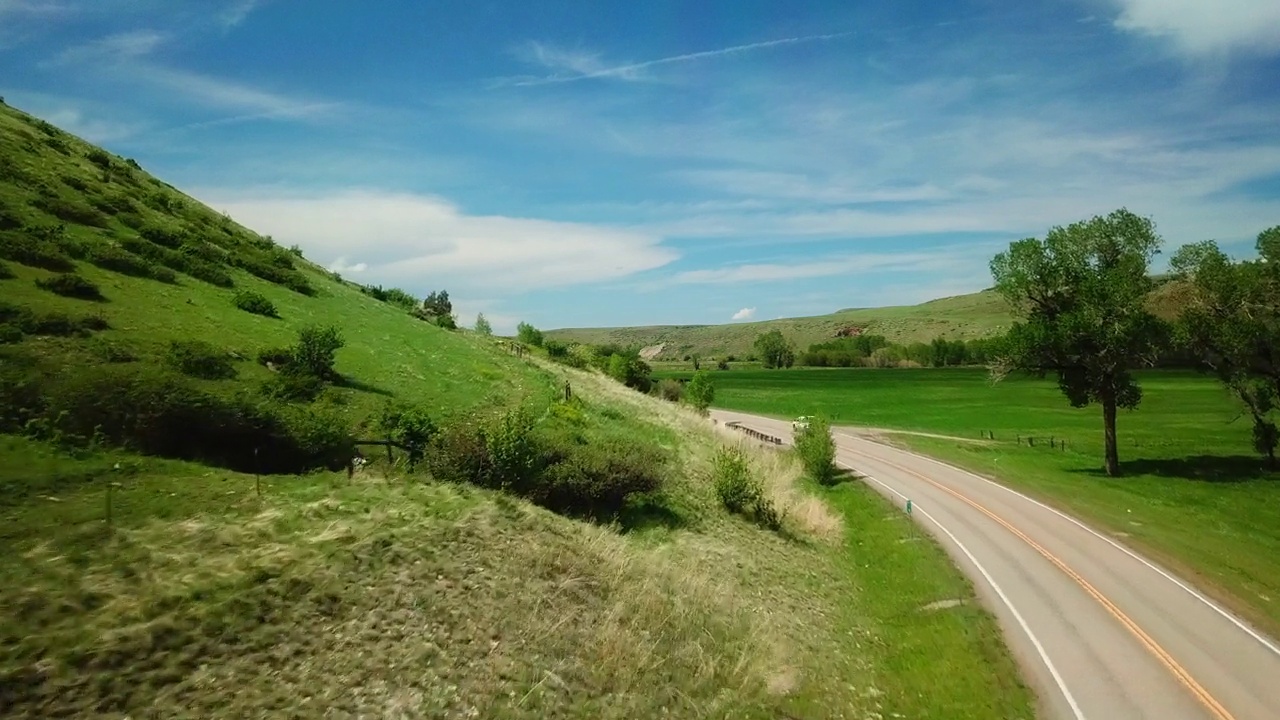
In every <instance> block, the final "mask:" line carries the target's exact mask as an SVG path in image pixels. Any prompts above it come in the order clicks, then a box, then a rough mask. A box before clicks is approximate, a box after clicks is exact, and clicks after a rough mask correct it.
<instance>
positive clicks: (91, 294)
mask: <svg viewBox="0 0 1280 720" xmlns="http://www.w3.org/2000/svg"><path fill="white" fill-rule="evenodd" d="M36 286H37V287H39V288H40V289H41V290H48V291H49V292H51V293H54V294H56V295H61V296H63V297H69V298H76V299H79V300H106V298H105V297H103V296H102V290H100V289H99V288H98V286H97V285H95V284H94V283H93V282H91V281H89V280H86V279H85V278H82V277H80V276H79V275H76V274H75V273H62V274H60V275H54V276H53V277H49V278H44V279H41V280H36Z"/></svg>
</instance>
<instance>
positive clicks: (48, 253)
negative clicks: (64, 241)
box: [0, 232, 76, 272]
mask: <svg viewBox="0 0 1280 720" xmlns="http://www.w3.org/2000/svg"><path fill="white" fill-rule="evenodd" d="M0 258H4V259H5V260H12V261H13V262H16V263H18V264H19V265H26V266H27V267H34V268H41V269H43V270H52V271H53V272H71V271H72V270H74V269H75V267H76V265H75V263H74V262H72V261H71V258H70V257H68V256H67V254H66V252H64V251H63V250H62V248H60V247H58V246H57V245H56V244H54V243H52V242H49V241H47V240H43V239H38V238H36V237H33V236H31V235H29V234H21V233H15V232H6V233H3V234H0Z"/></svg>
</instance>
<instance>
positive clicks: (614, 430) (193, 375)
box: [0, 105, 1032, 718]
mask: <svg viewBox="0 0 1280 720" xmlns="http://www.w3.org/2000/svg"><path fill="white" fill-rule="evenodd" d="M244 308H248V309H244ZM250 310H253V311H255V312H251V311H250ZM326 327H331V328H332V329H334V330H336V331H337V334H338V335H339V336H340V337H341V340H342V343H341V346H340V347H338V348H337V349H336V351H335V352H334V353H333V357H332V360H333V363H332V367H331V370H328V371H325V372H323V373H320V374H308V373H309V372H310V371H309V370H307V368H310V367H311V366H312V365H313V364H314V365H324V363H323V362H320V361H322V360H323V359H324V358H323V355H324V354H325V353H324V352H323V347H322V346H323V345H324V342H323V340H324V337H325V336H326V333H325V331H324V328H326ZM309 328H311V329H312V330H314V332H312V331H311V330H309ZM308 332H311V335H309V336H308V337H311V338H312V342H310V344H308V343H307V342H304V341H303V338H304V336H307V333H308ZM294 344H297V347H295V348H294V349H293V350H291V351H289V352H284V351H282V350H281V348H284V347H286V346H290V345H294ZM330 349H332V346H330ZM313 361H314V362H313ZM299 368H301V369H299ZM303 370H307V372H303ZM566 381H567V382H570V383H571V387H572V391H573V396H572V398H571V399H570V400H568V401H566V400H563V399H561V398H560V396H559V393H560V391H561V388H562V387H563V386H564V383H565V382H566ZM517 408H520V409H523V411H525V412H527V413H529V415H527V416H524V415H521V414H519V413H516V412H514V411H515V409H517ZM388 411H391V412H388ZM415 413H416V414H415ZM424 417H426V418H430V420H431V423H434V424H435V425H436V426H437V430H436V431H435V432H434V434H432V438H433V439H432V441H431V443H430V444H429V445H428V446H427V448H428V450H429V452H428V453H427V456H426V458H425V459H424V461H423V462H422V463H421V464H418V465H416V466H414V467H410V466H408V465H407V464H406V463H405V454H404V452H403V451H402V450H395V451H394V452H395V453H396V456H395V458H394V460H393V459H391V458H388V457H386V456H385V455H384V454H383V453H384V450H383V449H382V448H377V447H373V448H365V452H366V459H367V460H368V463H367V464H365V465H363V466H361V467H360V468H359V469H358V470H356V471H355V472H354V474H352V475H348V472H347V471H346V470H345V469H338V468H341V466H342V464H343V463H345V462H346V461H347V459H349V458H350V456H351V453H352V451H353V448H352V446H351V439H352V436H353V435H354V436H355V437H365V438H369V437H385V436H386V434H387V433H389V432H397V433H400V435H397V437H400V438H401V439H404V438H407V437H409V434H408V431H409V430H413V429H415V428H416V430H418V431H422V432H426V428H427V424H425V423H424V421H423V418H424ZM406 418H413V419H415V422H409V421H407V420H406ZM387 419H390V420H391V421H392V422H391V427H392V428H393V429H392V430H388V429H387V427H386V426H387V423H386V422H384V420H387ZM406 423H408V424H406ZM725 432H726V431H724V430H723V429H721V428H715V427H713V426H712V425H710V424H709V423H708V421H706V420H705V419H704V418H702V417H700V416H698V415H696V414H694V413H692V412H690V411H687V410H685V409H683V408H682V407H679V406H676V405H672V404H670V403H666V402H663V401H661V400H658V399H656V398H653V397H648V396H643V395H640V394H638V393H635V392H632V391H630V390H627V389H625V388H623V387H622V386H620V385H618V384H616V383H614V382H612V381H610V380H607V379H605V378H604V377H602V376H601V375H599V374H595V373H586V372H581V371H576V370H572V369H569V368H565V367H561V366H558V365H553V364H550V363H549V362H548V361H546V360H545V359H542V358H533V357H523V358H517V357H515V356H513V355H511V354H509V353H508V352H506V351H505V349H504V348H503V346H502V344H501V342H500V341H498V340H495V339H492V338H486V337H482V336H478V335H475V334H473V333H468V332H460V331H452V332H451V331H448V330H445V329H443V328H441V327H438V326H437V325H435V324H433V323H429V322H424V321H423V320H421V319H419V318H418V317H415V316H414V315H413V314H411V313H410V312H407V311H406V308H405V307H402V306H400V305H397V304H395V303H394V302H385V301H380V300H378V299H376V298H375V297H374V296H372V295H371V294H370V293H369V292H367V291H366V289H362V288H361V287H359V286H357V285H354V284H352V283H349V282H345V281H342V280H341V279H340V278H337V277H336V276H333V275H331V274H329V273H327V272H325V271H324V270H322V269H321V268H319V267H317V266H315V265H313V264H312V263H310V262H308V261H307V260H306V259H305V258H303V257H302V256H301V253H299V252H297V251H294V250H290V249H285V248H281V247H279V246H278V245H276V243H274V242H273V241H272V240H271V239H270V238H267V237H263V236H260V235H258V234H257V233H254V232H253V231H251V230H249V229H247V228H244V227H242V226H240V225H238V224H237V223H235V222H234V221H233V220H232V219H230V218H226V217H222V216H220V215H218V214H216V213H214V212H212V211H211V210H210V209H208V208H206V207H204V206H203V205H201V204H200V203H198V202H196V201H195V200H193V199H192V198H190V197H187V196H185V195H183V194H182V193H181V192H179V191H178V190H176V189H175V188H173V187H171V186H169V185H167V184H165V183H163V182H162V181H160V180H157V179H155V178H153V177H151V176H150V175H149V174H148V173H146V172H145V171H144V170H143V169H142V168H141V167H140V166H139V164H138V163H135V162H133V161H131V160H129V159H125V158H120V157H117V156H114V155H111V154H110V153H107V152H105V151H103V150H101V149H99V148H96V147H93V146H90V145H89V144H87V143H85V142H83V141H82V140H80V139H79V138H76V137H73V136H71V135H69V134H67V133H65V132H63V131H61V130H59V129H57V128H55V127H53V126H51V125H49V124H47V123H45V122H43V121H40V120H38V119H36V118H33V117H30V116H28V115H26V114H24V113H22V112H20V111H18V110H15V109H13V108H10V107H7V106H3V105H0V460H2V462H0V607H3V608H4V612H3V613H0V707H4V708H5V716H6V717H14V718H35V717H69V716H77V717H85V716H95V717H128V716H134V717H137V716H143V715H148V716H150V715H155V716H187V715H197V716H200V717H237V718H238V717H253V716H267V715H270V716H284V717H298V718H306V717H322V716H323V717H330V716H335V715H338V716H374V715H376V716H381V717H423V716H425V717H459V718H461V717H495V718H524V717H528V718H534V717H539V718H542V717H558V718H579V717H580V718H610V717H616V718H634V717H656V716H673V717H708V718H714V717H726V718H727V717H734V718H776V717H784V716H785V717H805V718H826V717H831V718H836V717H865V716H871V715H873V714H882V715H884V716H890V715H891V714H900V715H903V716H910V717H926V716H927V717H952V718H985V717H994V716H1000V717H1030V716H1031V714H1032V712H1031V698H1030V693H1029V692H1028V691H1027V689H1026V688H1025V687H1024V686H1023V685H1022V684H1021V681H1020V680H1019V679H1018V674H1017V672H1016V671H1015V669H1014V667H1013V664H1012V661H1011V659H1010V657H1009V655H1008V653H1007V651H1006V650H1005V648H1004V646H1003V644H1002V642H1001V639H1000V635H999V632H998V630H997V628H996V626H995V624H994V621H993V619H992V618H991V616H990V615H988V614H987V613H986V612H985V611H983V610H982V609H981V608H980V607H979V606H978V604H977V603H976V602H975V601H974V600H975V598H974V593H973V588H972V587H971V586H970V585H969V584H968V582H967V581H966V580H964V578H963V577H962V576H960V575H959V573H958V571H956V570H955V568H954V567H952V566H951V565H950V564H949V563H948V562H947V560H946V558H945V555H944V554H943V553H942V552H941V550H940V548H938V547H937V546H936V545H935V544H933V543H932V542H930V541H928V539H927V538H926V537H925V536H923V534H922V533H921V532H920V531H919V530H918V529H917V527H916V526H915V525H914V524H913V523H912V522H911V521H910V520H909V519H908V518H906V517H905V516H904V515H903V514H902V513H901V511H900V510H898V509H895V508H893V507H891V506H889V505H887V504H885V503H884V502H883V501H882V500H881V499H880V498H879V497H878V496H876V495H875V494H874V493H872V492H871V491H870V490H867V489H866V488H864V487H862V486H861V485H858V484H849V483H846V484H844V485H841V486H839V487H836V488H834V489H822V488H818V487H816V486H813V485H811V484H810V483H808V482H807V481H806V480H805V479H804V478H803V477H802V476H801V472H800V469H799V466H798V464H797V462H796V461H795V460H794V459H793V458H792V457H790V456H789V455H785V454H780V453H776V452H771V451H766V450H763V449H760V448H756V447H751V446H742V449H743V452H744V453H745V455H744V457H745V462H746V468H747V473H748V474H749V476H750V477H752V478H753V479H754V481H755V482H758V483H759V484H760V487H761V491H762V493H763V496H764V497H766V498H767V499H768V501H769V502H770V503H771V504H772V505H773V506H774V507H775V508H776V509H777V510H778V511H779V513H780V518H781V519H780V523H779V524H778V526H777V527H766V526H762V525H761V524H760V523H758V522H753V521H752V520H751V519H750V518H747V517H742V516H740V515H734V514H730V513H729V512H727V511H726V510H725V508H724V507H723V505H722V503H721V502H720V501H719V499H718V498H717V495H716V491H715V489H714V484H713V482H712V477H713V476H714V475H715V465H714V463H713V459H714V458H715V457H716V454H717V453H718V452H720V451H721V450H722V449H724V448H727V447H733V446H739V445H740V443H741V440H740V438H736V437H730V436H728V435H726V434H725ZM522 463H528V466H525V465H522ZM535 464H536V465H537V466H538V468H540V469H539V470H538V471H537V473H534V472H533V470H532V469H530V468H532V467H533V465H535ZM511 468H516V469H521V468H524V469H523V470H521V472H522V473H523V474H519V475H500V474H498V473H499V471H500V470H503V469H508V470H509V469H511ZM259 471H261V472H259ZM625 483H631V485H625ZM645 483H647V484H645ZM641 486H643V489H644V490H645V492H631V493H630V495H629V496H628V497H629V499H628V500H627V501H626V502H625V503H621V504H620V505H616V506H615V505H608V504H607V503H609V502H612V501H611V500H610V498H611V497H612V496H610V495H609V493H611V492H614V491H615V490H618V489H619V488H623V489H625V488H633V489H634V488H637V487H641ZM619 492H620V490H619ZM588 501H590V502H591V503H595V504H594V505H590V504H588ZM908 539H914V540H921V542H906V540H908ZM868 557H871V558H876V559H877V561H876V562H875V563H870V564H869V563H867V562H865V558H868ZM951 598H963V599H966V600H967V602H965V603H964V604H962V605H960V606H958V607H954V608H949V609H947V610H945V611H928V610H924V609H922V608H925V607H926V606H928V605H929V604H930V603H932V602H933V601H936V600H940V599H951Z"/></svg>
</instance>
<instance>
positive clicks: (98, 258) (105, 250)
mask: <svg viewBox="0 0 1280 720" xmlns="http://www.w3.org/2000/svg"><path fill="white" fill-rule="evenodd" d="M85 259H86V260H88V261H89V262H91V263H93V264H94V265H97V266H98V267H100V268H103V269H104V270H111V271H113V272H118V273H120V274H121V275H130V276H133V277H142V278H151V279H152V280H159V281H160V282H164V283H175V282H177V280H178V277H177V276H176V275H174V273H173V271H172V270H170V269H169V268H167V267H162V266H160V265H156V264H155V263H153V262H150V261H149V260H145V259H143V258H140V257H138V256H137V255H134V254H132V253H130V252H127V251H125V250H124V249H123V248H120V247H117V246H115V245H106V244H97V245H94V246H92V247H90V248H89V249H88V253H87V255H86V256H85Z"/></svg>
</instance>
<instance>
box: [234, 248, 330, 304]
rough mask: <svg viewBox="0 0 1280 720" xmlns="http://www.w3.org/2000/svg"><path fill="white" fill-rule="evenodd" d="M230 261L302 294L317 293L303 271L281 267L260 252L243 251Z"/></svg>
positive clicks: (255, 274)
mask: <svg viewBox="0 0 1280 720" xmlns="http://www.w3.org/2000/svg"><path fill="white" fill-rule="evenodd" d="M229 262H230V263H231V264H233V265H235V266H236V267H239V268H240V269H242V270H244V271H246V272H248V273H249V274H250V275H254V276H256V277H259V278H262V279H263V280H266V281H267V282H270V283H275V284H276V285H281V286H283V287H286V288H289V289H290V290H292V291H294V292H296V293H298V294H300V295H315V293H316V290H315V288H313V287H312V286H311V283H309V282H307V279H306V278H305V277H304V276H303V275H302V273H300V272H298V271H297V270H292V269H286V268H282V267H279V266H278V265H275V264H274V263H272V262H271V260H270V259H268V258H264V257H262V255H261V254H260V253H249V252H242V253H239V254H236V255H232V256H231V257H230V258H229Z"/></svg>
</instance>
